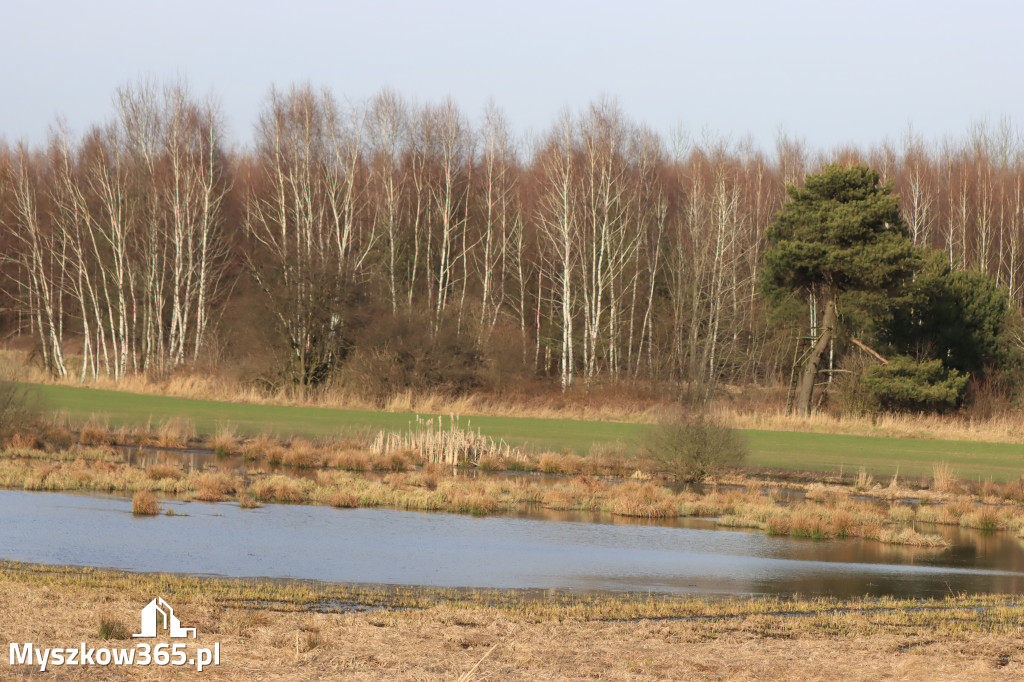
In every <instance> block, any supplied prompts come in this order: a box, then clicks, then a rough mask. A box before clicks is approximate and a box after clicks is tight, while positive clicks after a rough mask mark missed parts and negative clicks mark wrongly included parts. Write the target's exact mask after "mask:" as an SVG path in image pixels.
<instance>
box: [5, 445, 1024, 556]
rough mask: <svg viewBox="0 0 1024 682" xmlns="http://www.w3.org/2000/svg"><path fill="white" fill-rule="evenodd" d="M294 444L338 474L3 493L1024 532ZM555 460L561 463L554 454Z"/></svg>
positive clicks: (158, 468) (159, 471)
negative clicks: (496, 472) (486, 472)
mask: <svg viewBox="0 0 1024 682" xmlns="http://www.w3.org/2000/svg"><path fill="white" fill-rule="evenodd" d="M292 445H293V446H297V452H298V453H300V456H298V457H296V458H295V459H294V461H296V462H299V461H306V462H310V463H312V462H313V461H315V460H316V461H322V462H325V463H332V462H333V463H334V464H335V466H334V467H332V468H321V469H320V470H318V471H317V472H316V475H315V476H314V477H313V479H312V480H310V479H309V478H300V477H296V476H289V475H284V474H280V473H278V474H263V473H260V472H253V471H250V472H247V473H235V472H230V471H217V470H210V471H195V470H193V471H183V470H181V469H180V468H179V467H176V466H173V465H167V464H155V465H151V466H149V467H148V468H145V469H143V468H139V467H134V466H130V465H128V464H125V463H123V462H120V461H117V459H116V455H115V453H113V451H112V450H111V449H110V448H109V447H92V448H86V447H81V446H79V447H77V448H74V449H72V450H71V451H69V452H67V453H53V454H51V453H45V452H42V451H38V450H31V449H29V450H24V449H8V450H5V451H3V452H2V453H0V486H3V487H8V488H22V489H26V490H42V491H59V490H96V491H104V492H120V493H124V494H135V493H137V492H139V491H147V492H150V493H153V494H162V495H176V496H180V497H183V498H185V499H195V500H201V501H210V502H215V501H223V500H237V501H238V502H239V504H241V505H242V506H244V507H253V506H257V505H259V504H262V503H266V502H274V503H292V504H323V505H331V506H335V507H389V508H397V509H409V510H417V511H448V512H454V513H466V514H474V515H487V514H495V513H509V512H515V511H518V510H522V509H528V508H536V509H549V510H553V511H576V512H597V513H607V514H611V515H615V516H622V517H635V518H652V519H653V518H678V517H684V516H698V517H705V518H714V519H717V523H718V524H719V525H720V526H722V527H744V528H755V529H759V530H762V531H764V532H766V533H770V534H775V535H790V536H793V537H803V538H811V539H831V538H848V537H861V538H866V539H872V540H876V541H879V542H885V543H892V544H907V545H915V546H924V547H936V546H941V545H942V544H944V542H943V541H942V539H941V538H940V537H939V536H937V535H932V534H927V533H922V532H920V528H918V525H919V524H939V525H959V526H961V527H965V528H976V529H980V530H1009V531H1012V532H1016V533H1022V532H1024V509H1022V508H1021V507H1020V506H1013V505H998V506H995V505H979V503H978V499H977V498H976V497H971V496H967V495H959V496H951V495H950V494H949V493H938V492H936V491H933V490H919V491H913V490H909V489H905V488H900V487H896V488H892V487H888V488H881V486H879V485H877V484H876V485H875V486H874V488H873V489H871V491H870V492H875V493H877V494H878V497H877V498H876V499H857V498H856V496H855V493H856V491H855V490H852V489H851V488H849V487H843V486H837V485H827V484H823V483H812V484H807V485H805V486H804V490H805V494H806V499H804V500H803V501H799V502H795V503H788V502H787V501H786V498H785V496H783V495H782V494H781V493H780V490H779V488H778V486H772V485H768V486H767V487H768V492H767V494H762V492H761V488H762V486H763V485H764V482H762V481H757V480H754V479H743V480H744V481H745V482H746V489H741V488H735V489H718V488H717V486H714V485H712V486H711V489H710V490H709V491H707V492H704V493H698V492H694V491H692V490H682V491H673V490H671V489H669V488H666V487H664V486H661V485H659V484H657V483H655V482H652V481H644V480H634V479H627V480H609V479H607V478H603V477H599V476H594V475H590V474H585V473H581V474H577V475H575V476H572V477H566V478H564V479H563V480H560V481H556V482H554V483H552V482H551V481H550V480H544V479H541V478H536V477H530V476H523V477H512V478H479V479H478V478H467V477H464V476H453V475H452V473H453V468H452V467H451V466H450V465H449V464H439V463H435V462H429V461H428V462H424V463H423V464H422V465H421V466H419V465H416V464H415V463H414V460H411V459H407V457H411V456H412V455H407V454H405V453H399V452H395V453H392V454H391V455H387V456H384V455H381V454H379V453H356V452H355V451H341V452H338V453H333V458H332V456H330V453H329V451H327V450H325V448H327V447H329V446H318V445H315V444H312V443H308V442H298V443H295V442H293V443H292ZM283 450H287V449H283ZM325 452H327V453H328V454H324V453H325ZM311 453H312V454H311ZM357 454H359V457H358V458H357V457H356V455H357ZM72 456H73V457H74V458H73V459H72V458H71V457H72ZM345 458H348V459H347V460H345V461H348V462H349V464H353V463H354V462H356V461H357V460H358V461H359V462H363V463H365V467H366V469H370V468H375V469H380V468H382V465H383V464H384V463H382V461H381V460H387V461H388V462H389V464H387V466H389V467H390V470H389V471H387V472H386V473H384V474H383V475H377V476H374V477H370V476H367V475H362V474H360V473H359V472H358V471H352V470H345V469H343V468H341V467H340V464H341V463H342V460H343V459H345ZM397 460H400V461H397ZM550 461H561V459H560V457H559V456H557V455H552V456H551V458H550ZM360 466H362V465H360ZM350 468H351V469H358V468H359V467H358V466H351V467H350ZM564 468H570V469H573V468H575V467H574V466H572V465H570V466H567V467H564ZM915 495H917V496H920V498H921V499H922V501H924V502H934V501H940V500H941V501H943V502H945V503H944V504H920V505H910V504H905V503H902V502H901V501H900V500H901V499H903V498H905V497H912V496H915Z"/></svg>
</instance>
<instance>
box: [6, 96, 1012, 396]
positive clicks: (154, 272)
mask: <svg viewBox="0 0 1024 682" xmlns="http://www.w3.org/2000/svg"><path fill="white" fill-rule="evenodd" d="M833 163H838V164H842V165H846V166H850V165H854V164H867V165H870V166H871V167H872V168H873V169H875V170H876V171H877V172H878V174H879V176H880V179H881V182H883V183H885V182H891V183H892V184H893V186H894V191H895V193H896V194H897V195H898V197H899V212H900V215H901V216H902V218H903V221H904V222H905V224H906V227H907V233H908V236H909V239H910V240H911V241H912V243H913V244H914V245H915V246H920V247H927V248H928V249H931V250H934V251H935V252H937V253H939V254H941V258H942V260H943V262H945V263H946V264H947V265H948V266H949V267H950V268H952V269H953V270H971V271H978V272H980V273H983V274H984V275H986V276H987V277H988V278H989V279H991V280H992V281H993V282H994V283H995V285H996V286H997V287H998V288H999V289H1000V290H1002V291H1004V292H1005V294H1006V296H1007V297H1008V300H1009V301H1010V302H1011V304H1012V306H1013V307H1014V308H1015V309H1019V308H1020V307H1021V304H1022V301H1024V253H1022V248H1024V139H1022V137H1021V134H1020V131H1018V130H1017V129H1016V128H1014V127H1013V126H1012V125H1011V124H1009V123H1008V122H1000V123H999V124H996V125H986V124H979V125H977V126H975V127H973V128H972V129H970V130H969V131H967V133H966V134H965V135H963V136H961V137H959V138H946V139H943V140H940V141H937V142H927V141H924V140H922V139H921V138H920V137H918V136H915V135H913V134H911V133H907V134H905V135H904V136H903V137H902V138H901V140H900V142H899V143H888V142H886V143H882V144H879V145H876V146H874V147H872V148H870V149H866V150H862V149H857V148H852V147H851V148H841V149H836V150H831V151H827V152H813V151H811V150H809V149H808V148H807V147H806V145H805V144H803V143H802V142H801V141H800V140H798V139H794V138H793V137H789V136H786V135H780V136H779V137H778V139H777V140H776V143H775V147H774V149H772V150H770V151H767V152H766V151H764V150H762V149H760V148H758V147H757V146H756V145H754V144H753V143H752V142H750V141H746V140H744V141H739V142H734V141H731V140H729V139H727V138H722V137H715V136H713V135H709V134H698V135H689V136H688V135H686V134H685V133H679V134H677V135H674V136H673V137H671V138H670V139H665V138H663V137H661V136H659V135H658V134H656V133H655V132H653V131H652V130H650V129H649V128H648V127H646V126H645V125H643V124H642V123H641V122H637V121H634V120H632V119H630V118H629V117H628V116H627V115H626V114H625V113H624V112H623V111H622V109H621V108H620V107H619V106H618V104H617V103H616V102H615V101H613V100H609V99H600V100H596V101H594V102H593V103H592V104H590V105H589V106H588V107H586V108H584V109H583V110H581V111H577V112H572V111H566V112H564V113H563V114H561V115H560V116H559V117H558V119H557V120H556V121H555V122H554V123H553V124H552V125H551V126H550V128H549V129H548V130H547V131H545V132H544V133H542V134H539V135H535V136H532V137H530V138H525V137H523V136H520V135H517V134H516V133H515V131H513V130H512V128H511V126H510V124H509V123H508V121H507V119H506V118H505V116H504V114H503V113H502V111H501V109H500V108H499V107H497V106H496V105H489V106H488V107H487V108H486V109H485V110H484V111H483V112H482V113H481V114H480V115H479V116H470V115H468V114H467V113H466V112H464V111H462V110H461V109H460V108H459V107H458V106H457V105H456V104H455V103H454V102H453V101H452V100H444V101H441V102H435V103H427V104H417V103H413V102H411V101H409V100H407V99H405V98H403V97H402V96H400V95H399V94H398V93H395V92H392V91H388V90H384V91H382V92H380V93H379V94H377V95H376V96H374V97H372V98H370V99H369V100H367V101H364V102H358V103H350V102H342V101H341V100H339V99H338V98H337V97H335V96H334V95H333V94H332V93H330V92H328V91H321V90H316V89H314V88H312V87H310V86H308V85H296V86H291V87H288V88H285V89H273V90H271V92H270V93H269V95H268V96H267V98H266V101H265V103H264V105H263V108H262V110H261V112H260V113H259V116H258V119H257V121H256V124H255V126H254V129H253V137H252V139H251V141H250V143H249V144H248V145H246V146H245V147H243V148H238V147H233V146H231V145H229V144H228V142H227V141H226V133H225V130H224V123H223V120H222V116H221V114H220V112H219V110H218V108H217V106H216V105H215V104H214V103H213V102H212V100H210V99H203V98H199V97H196V96H195V95H193V94H192V93H191V92H190V91H189V89H188V87H187V86H186V85H184V84H182V83H171V84H166V85H163V84H154V83H147V82H140V83H136V84H132V85H129V86H126V87H124V88H122V89H120V90H118V92H117V93H116V95H115V97H114V112H113V115H112V117H111V119H110V120H109V121H108V122H106V123H104V124H102V125H97V126H95V127H92V128H90V129H89V130H88V131H86V132H85V133H84V134H81V135H75V134H72V133H71V132H70V131H69V130H67V129H66V127H64V126H62V125H61V124H60V123H57V124H55V126H54V128H53V132H52V134H51V136H50V139H49V141H48V142H47V143H46V144H45V145H42V146H30V145H27V144H9V143H4V144H2V145H0V244H2V249H3V250H2V252H3V263H2V267H3V292H4V303H3V306H4V309H5V311H6V312H5V316H4V318H3V324H4V326H5V328H6V332H7V333H8V334H20V335H30V336H31V337H32V338H33V339H34V340H35V342H34V345H35V348H36V352H37V355H38V358H39V361H40V362H41V363H42V364H43V365H44V366H45V367H46V369H47V370H48V371H49V372H51V373H53V374H54V375H55V376H68V375H70V374H72V373H73V374H74V375H75V376H77V377H78V378H80V379H81V380H88V379H90V378H95V377H98V376H100V375H108V376H111V377H114V378H115V379H116V378H120V377H123V376H126V375H129V374H134V373H146V372H167V371H172V370H174V369H175V368H177V367H181V366H188V365H194V364H197V363H198V364H200V365H212V364H215V363H230V362H231V361H232V359H233V357H232V355H233V354H237V353H240V352H243V350H242V349H243V348H244V345H245V342H246V340H248V341H249V342H252V343H255V342H256V339H260V343H263V344H264V345H265V346H266V348H262V349H260V350H261V351H262V352H264V354H265V357H266V362H265V364H264V366H262V367H261V368H260V369H259V371H258V372H257V374H258V375H259V376H258V378H259V380H261V381H264V382H267V383H268V384H269V385H274V386H293V387H296V388H297V389H298V390H300V391H308V390H313V389H317V388H320V387H323V386H327V385H330V384H331V383H333V382H339V381H346V380H348V381H352V382H354V383H355V385H357V386H359V387H361V388H364V389H366V390H368V391H372V392H375V393H376V394H377V395H378V397H385V396H386V395H387V394H389V393H392V392H394V391H397V390H404V389H407V388H410V387H412V388H420V387H422V388H430V389H435V390H437V389H441V390H446V389H450V390H463V389H466V388H471V387H473V386H476V385H480V384H481V383H487V382H492V383H493V382H495V381H499V379H496V378H495V377H496V376H498V375H502V376H518V377H537V376H539V377H550V380H551V381H552V382H553V383H554V382H557V384H558V385H559V386H560V387H561V388H563V389H569V388H571V387H573V386H576V385H580V384H583V385H591V384H593V383H594V382H606V381H624V380H634V379H637V380H657V381H670V382H672V383H673V384H674V385H677V386H680V387H682V388H681V389H680V391H682V392H683V393H684V394H685V395H687V396H689V397H691V398H695V399H702V398H704V397H707V396H708V395H711V394H712V393H713V392H714V391H715V389H716V387H718V386H719V385H721V384H723V383H727V384H747V383H773V382H780V381H782V382H785V381H788V380H790V377H791V376H792V373H793V367H794V365H795V362H796V358H797V357H798V356H799V354H800V353H801V351H802V349H806V348H807V347H808V346H809V345H810V344H811V343H812V341H814V340H815V339H817V340H820V338H818V337H819V335H818V334H816V333H815V330H817V329H819V328H820V327H821V320H820V318H821V317H822V316H824V315H827V314H829V312H828V311H829V307H828V305H827V302H825V301H817V302H816V301H815V300H814V296H815V292H814V291H813V290H811V291H809V292H807V293H806V295H805V298H804V299H803V300H802V301H801V303H802V304H804V305H805V307H804V308H803V309H804V310H805V311H806V313H805V314H803V315H802V317H800V318H794V317H788V318H786V319H785V321H784V322H780V319H779V317H778V316H777V315H776V314H775V313H774V312H773V310H774V308H773V307H772V306H768V305H767V304H766V303H765V301H764V297H763V296H762V295H761V282H760V273H761V269H762V266H763V263H764V254H765V250H766V247H767V243H766V234H767V232H768V230H769V227H770V226H771V225H772V223H773V221H774V220H775V218H776V215H777V214H778V213H779V211H780V210H781V209H782V207H783V205H784V202H785V201H786V197H787V194H786V188H787V186H794V187H797V188H799V187H801V186H802V185H803V182H804V178H805V176H806V175H807V174H808V173H812V172H816V171H818V170H820V169H822V168H824V167H826V166H828V165H829V164H833ZM229 320H230V323H229V322H228V321H229ZM239 328H241V329H242V330H243V331H241V332H240V331H239ZM257 328H259V329H265V330H268V333H266V334H264V335H262V336H261V335H254V334H249V333H247V332H250V331H251V330H253V329H257ZM226 338H234V339H235V341H234V342H232V343H226V342H225V341H224V339H226ZM240 339H241V340H240ZM246 352H248V351H246ZM72 355H73V356H74V358H75V359H74V361H73V362H72V361H70V360H69V357H70V356H72Z"/></svg>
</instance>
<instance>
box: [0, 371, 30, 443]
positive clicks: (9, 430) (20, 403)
mask: <svg viewBox="0 0 1024 682" xmlns="http://www.w3.org/2000/svg"><path fill="white" fill-rule="evenodd" d="M38 430H39V409H38V407H37V406H36V405H35V403H34V402H33V400H32V399H31V398H30V396H28V395H27V394H26V393H25V389H24V388H22V387H21V386H19V385H18V384H16V383H14V382H12V381H0V443H6V442H7V441H9V440H10V439H11V437H13V436H14V435H15V434H19V433H20V434H23V435H29V434H33V435H34V434H35V433H36V432H37V431H38Z"/></svg>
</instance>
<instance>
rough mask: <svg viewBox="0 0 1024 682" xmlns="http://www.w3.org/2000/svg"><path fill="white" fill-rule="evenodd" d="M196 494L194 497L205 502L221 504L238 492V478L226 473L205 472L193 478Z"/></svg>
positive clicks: (239, 483)
mask: <svg viewBox="0 0 1024 682" xmlns="http://www.w3.org/2000/svg"><path fill="white" fill-rule="evenodd" d="M192 478H193V479H194V482H193V485H194V486H195V487H194V490H195V492H194V493H193V497H195V499H197V500H202V501H204V502H220V501H221V500H223V499H224V498H225V497H227V496H228V495H233V494H235V492H236V491H237V490H238V488H239V487H240V485H241V482H240V481H239V480H238V477H237V476H235V475H233V474H229V473H226V472H204V473H200V474H198V475H195V476H193V477H192Z"/></svg>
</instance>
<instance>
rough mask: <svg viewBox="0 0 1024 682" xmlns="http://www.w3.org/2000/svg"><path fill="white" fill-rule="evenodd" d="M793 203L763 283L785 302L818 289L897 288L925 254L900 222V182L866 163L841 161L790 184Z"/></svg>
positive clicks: (781, 221) (775, 236)
mask: <svg viewBox="0 0 1024 682" xmlns="http://www.w3.org/2000/svg"><path fill="white" fill-rule="evenodd" d="M787 192H788V194H789V198H790V201H789V203H787V204H786V205H785V207H784V208H783V210H782V211H781V212H780V213H779V214H778V216H776V219H775V222H774V223H773V224H772V226H771V227H770V228H769V230H768V233H767V237H768V241H769V248H768V249H767V251H766V252H765V264H764V268H763V270H762V286H763V287H764V290H765V293H767V294H768V295H769V296H770V297H772V298H775V299H778V298H780V294H781V295H782V296H785V295H786V294H789V293H791V292H793V291H801V292H809V291H812V290H815V289H826V290H831V291H833V292H835V293H838V292H841V291H848V290H879V289H891V288H893V287H894V286H896V285H897V284H899V283H900V282H902V281H903V279H904V278H906V277H907V276H908V275H910V274H911V272H912V271H913V268H914V266H915V265H916V263H917V261H918V258H919V255H918V253H917V251H916V250H915V249H914V247H913V244H912V243H911V242H910V239H909V238H908V236H907V228H906V226H905V225H904V223H903V219H902V218H901V217H900V213H899V206H898V197H897V196H895V195H894V194H893V193H892V185H891V184H886V185H879V177H878V173H877V172H875V171H873V170H870V169H869V168H867V167H866V166H853V167H850V168H847V167H844V166H841V165H838V164H833V165H831V166H828V167H826V168H825V169H824V170H823V171H822V172H821V173H820V174H813V175H808V176H807V179H806V181H805V185H804V187H803V188H797V187H793V186H789V187H787Z"/></svg>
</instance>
